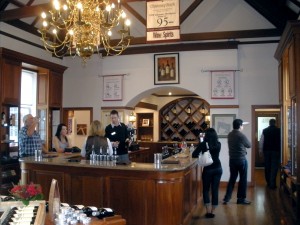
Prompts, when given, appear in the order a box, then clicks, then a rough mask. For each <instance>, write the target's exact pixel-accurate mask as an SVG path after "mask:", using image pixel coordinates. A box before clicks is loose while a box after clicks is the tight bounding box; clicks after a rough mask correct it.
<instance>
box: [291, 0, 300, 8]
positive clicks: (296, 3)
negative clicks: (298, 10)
mask: <svg viewBox="0 0 300 225" xmlns="http://www.w3.org/2000/svg"><path fill="white" fill-rule="evenodd" d="M289 1H290V2H292V3H294V4H295V5H296V6H298V7H300V2H299V1H297V0H289Z"/></svg>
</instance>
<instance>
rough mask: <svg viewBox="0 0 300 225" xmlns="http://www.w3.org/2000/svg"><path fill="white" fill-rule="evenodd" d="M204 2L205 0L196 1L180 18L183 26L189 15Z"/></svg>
mask: <svg viewBox="0 0 300 225" xmlns="http://www.w3.org/2000/svg"><path fill="white" fill-rule="evenodd" d="M202 2H203V0H195V1H194V2H193V3H192V4H191V5H190V6H189V7H188V8H187V9H186V10H185V11H184V12H183V13H182V15H181V16H180V24H182V23H183V22H184V21H185V20H186V19H187V18H188V17H189V15H191V14H192V12H193V11H194V10H195V9H196V8H197V7H198V6H199V5H200V4H201V3H202Z"/></svg>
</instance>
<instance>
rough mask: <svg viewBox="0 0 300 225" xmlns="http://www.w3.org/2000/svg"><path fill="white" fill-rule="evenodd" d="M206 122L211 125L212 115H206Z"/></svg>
mask: <svg viewBox="0 0 300 225" xmlns="http://www.w3.org/2000/svg"><path fill="white" fill-rule="evenodd" d="M205 123H206V124H207V126H208V127H209V125H210V115H206V116H205Z"/></svg>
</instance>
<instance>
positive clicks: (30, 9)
mask: <svg viewBox="0 0 300 225" xmlns="http://www.w3.org/2000/svg"><path fill="white" fill-rule="evenodd" d="M50 8H51V4H50V3H46V4H41V5H34V6H25V7H22V8H19V9H11V10H6V11H2V12H1V13H0V21H2V22H5V21H11V20H16V19H22V18H26V17H34V16H39V15H40V14H41V12H42V11H46V10H49V9H50Z"/></svg>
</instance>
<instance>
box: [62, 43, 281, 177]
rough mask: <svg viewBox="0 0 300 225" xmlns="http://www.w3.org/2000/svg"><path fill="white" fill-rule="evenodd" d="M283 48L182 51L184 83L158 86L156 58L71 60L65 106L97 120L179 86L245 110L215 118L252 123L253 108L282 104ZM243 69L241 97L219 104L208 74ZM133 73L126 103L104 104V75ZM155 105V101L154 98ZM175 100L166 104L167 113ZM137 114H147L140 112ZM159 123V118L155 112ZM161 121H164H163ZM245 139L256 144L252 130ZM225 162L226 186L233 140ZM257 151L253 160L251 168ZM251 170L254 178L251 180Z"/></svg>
mask: <svg viewBox="0 0 300 225" xmlns="http://www.w3.org/2000/svg"><path fill="white" fill-rule="evenodd" d="M276 47H277V44H260V45H240V46H239V48H238V50H212V51H192V52H180V53H179V54H180V57H179V62H180V84H177V85H164V86H160V85H154V80H153V79H154V78H153V77H154V71H153V70H154V66H153V58H154V56H153V55H154V54H143V55H129V56H118V57H108V58H105V59H104V60H102V61H101V60H98V59H96V58H95V57H94V58H93V59H92V61H89V62H88V65H87V67H86V68H83V67H82V66H81V65H80V64H79V63H78V60H73V61H72V60H69V61H68V63H69V64H68V66H69V68H70V69H68V70H67V71H66V73H65V75H64V93H63V96H64V101H63V102H64V106H65V107H71V106H74V107H75V106H76V107H79V106H82V107H83V106H85V107H94V119H97V118H98V117H99V116H100V107H101V106H111V107H114V106H131V107H132V106H135V104H136V103H138V102H139V101H140V100H141V99H144V98H145V97H146V96H149V95H150V94H151V93H152V92H154V91H155V89H159V88H162V87H164V88H166V87H169V86H176V87H180V88H184V89H187V90H190V91H192V92H194V93H196V94H198V95H199V96H200V97H201V98H203V99H205V100H206V101H207V102H209V104H211V105H239V108H238V109H226V108H222V109H211V114H236V115H237V117H239V118H242V119H243V120H244V121H249V122H250V123H251V122H252V121H251V105H259V104H264V105H267V104H278V88H277V87H278V81H277V62H276V60H275V59H274V57H273V55H274V52H275V49H276ZM218 69H219V70H221V69H241V70H242V71H241V72H237V73H236V75H235V78H236V98H235V99H228V100H217V99H211V98H210V89H211V88H210V76H211V75H210V73H209V72H202V70H218ZM99 74H100V75H109V74H129V76H125V77H124V96H123V100H122V101H114V102H103V101H101V99H102V90H103V87H102V85H103V78H99V77H98V75H99ZM148 99H149V102H152V103H153V102H155V97H151V98H148ZM172 100H173V98H163V99H160V100H159V102H157V104H158V108H161V107H162V106H163V105H165V104H166V103H167V102H168V101H172ZM137 111H141V110H140V109H139V110H137ZM155 115H157V118H158V114H157V113H155ZM157 122H158V121H157ZM154 129H155V135H154V140H157V139H158V127H154ZM244 132H245V134H246V135H247V137H248V138H249V140H251V138H252V134H251V125H250V126H246V127H245V130H244ZM221 143H222V152H221V155H220V157H221V159H222V165H223V169H224V173H223V176H222V181H226V180H228V178H229V167H228V147H227V139H221ZM250 153H251V149H250V150H249V154H248V159H249V165H251V157H250V156H251V154H250ZM250 171H251V170H250V169H249V176H248V179H249V180H250V178H251V176H250V175H251V173H250Z"/></svg>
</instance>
